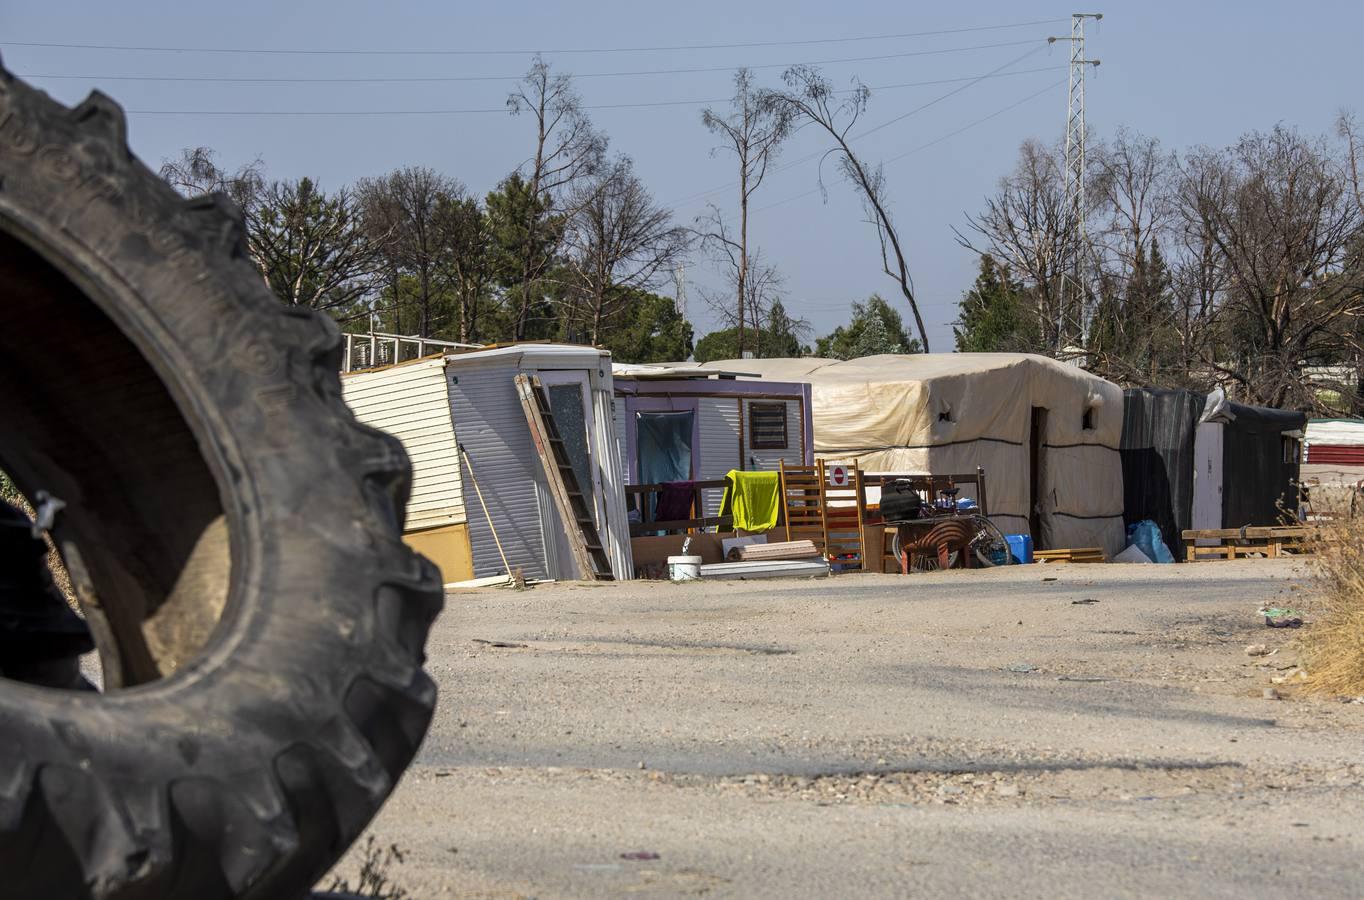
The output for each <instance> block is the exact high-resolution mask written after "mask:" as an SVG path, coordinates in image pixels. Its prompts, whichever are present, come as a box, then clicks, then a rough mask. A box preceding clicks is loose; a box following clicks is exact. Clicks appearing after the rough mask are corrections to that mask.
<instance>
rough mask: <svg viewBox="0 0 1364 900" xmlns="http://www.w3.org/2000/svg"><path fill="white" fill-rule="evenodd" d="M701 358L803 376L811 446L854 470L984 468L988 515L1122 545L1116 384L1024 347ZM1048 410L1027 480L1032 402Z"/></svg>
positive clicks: (1041, 538)
mask: <svg viewBox="0 0 1364 900" xmlns="http://www.w3.org/2000/svg"><path fill="white" fill-rule="evenodd" d="M704 366H705V367H706V368H711V369H721V370H727V371H735V372H748V373H753V374H755V375H759V376H761V377H762V378H763V379H765V380H766V379H772V380H779V381H804V382H809V384H810V385H811V388H812V400H813V420H814V442H815V455H816V456H817V457H820V458H823V459H831V460H832V459H838V460H854V459H855V460H857V462H858V464H859V466H860V467H861V468H862V469H863V471H868V472H904V473H927V474H953V473H962V472H973V471H975V468H976V467H977V466H982V467H984V468H985V471H986V479H987V484H986V486H987V492H988V495H989V496H988V499H989V511H990V518H991V519H993V520H995V522H996V524H997V525H998V526H999V527H1000V529H1001V530H1003V531H1004V532H1005V533H1010V534H1027V533H1031V532H1030V529H1029V515H1030V513H1031V511H1032V505H1033V501H1034V500H1035V501H1036V505H1037V512H1038V518H1039V523H1040V529H1041V534H1040V535H1033V537H1034V539H1035V540H1036V541H1037V543H1038V544H1039V545H1040V546H1042V547H1103V548H1104V549H1105V550H1106V551H1108V552H1109V553H1110V554H1115V553H1117V552H1119V551H1120V550H1122V548H1123V546H1124V531H1123V521H1122V465H1121V461H1120V458H1119V455H1118V441H1119V439H1120V437H1121V434H1122V416H1123V402H1122V389H1121V388H1120V387H1118V386H1117V385H1115V384H1112V383H1110V382H1108V381H1105V380H1104V379H1102V378H1099V377H1098V376H1096V375H1092V374H1090V373H1088V372H1086V371H1084V370H1083V369H1079V368H1076V367H1073V366H1068V365H1065V364H1063V363H1059V362H1056V361H1055V360H1052V359H1047V358H1046V357H1042V356H1034V355H1031V354H1023V353H929V354H913V355H903V356H901V355H882V356H868V357H863V358H861V359H853V360H831V359H813V358H807V359H745V360H727V361H717V362H711V363H705V364H704ZM1033 407H1040V408H1043V409H1046V410H1047V415H1046V417H1045V428H1044V433H1043V434H1040V435H1037V444H1038V445H1039V450H1040V457H1039V460H1038V462H1039V466H1038V485H1037V486H1036V490H1034V488H1033V485H1032V484H1031V476H1030V472H1031V468H1032V466H1031V455H1032V446H1033V441H1034V436H1033V434H1032V409H1033Z"/></svg>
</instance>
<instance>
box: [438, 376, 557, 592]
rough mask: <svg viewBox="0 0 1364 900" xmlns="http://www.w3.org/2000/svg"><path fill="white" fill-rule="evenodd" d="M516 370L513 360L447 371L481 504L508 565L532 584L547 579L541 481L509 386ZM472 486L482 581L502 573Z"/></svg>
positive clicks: (473, 535) (477, 573)
mask: <svg viewBox="0 0 1364 900" xmlns="http://www.w3.org/2000/svg"><path fill="white" fill-rule="evenodd" d="M517 371H518V368H517V360H516V358H515V357H508V358H507V360H506V362H505V363H499V364H490V363H488V362H484V363H482V364H481V365H479V366H478V367H477V368H474V367H472V366H470V367H454V366H452V367H451V368H450V369H449V371H448V376H449V379H448V380H449V397H450V406H451V408H452V409H453V410H454V416H455V421H457V422H459V439H460V441H461V442H462V443H463V444H464V449H465V451H466V452H467V453H468V454H469V457H470V458H471V459H472V460H473V466H474V471H475V473H476V474H477V477H478V485H479V487H480V488H481V489H482V491H483V499H484V500H485V501H486V502H487V504H488V511H489V513H490V514H491V515H492V517H493V520H494V521H495V522H496V523H497V534H498V537H499V538H501V540H502V549H503V550H504V551H505V552H506V554H507V562H508V564H509V565H510V566H511V567H512V568H513V569H515V568H518V567H519V568H520V569H521V570H522V571H523V572H524V573H525V576H526V577H527V578H549V577H552V576H551V575H550V571H549V568H548V567H547V565H546V559H545V553H546V548H545V540H544V530H543V526H542V522H543V518H542V516H541V508H540V498H539V489H538V487H537V485H538V484H539V482H540V481H541V480H542V477H543V476H542V475H541V472H540V462H539V457H538V456H536V454H535V447H534V446H533V445H532V444H531V439H530V431H529V429H528V428H527V427H526V417H525V413H524V412H523V411H522V410H521V401H520V400H519V399H518V397H517V395H516V386H515V383H514V382H513V380H512V379H513V377H514V376H515V375H516V373H517ZM466 478H467V472H466ZM472 487H473V486H472V484H471V485H470V488H471V490H470V496H471V500H472V502H473V504H474V506H473V509H472V510H471V511H470V513H469V541H470V543H471V544H472V546H473V551H474V577H476V578H482V577H484V576H487V575H496V574H499V573H501V572H503V571H505V570H504V568H503V566H502V560H501V557H499V556H498V553H497V545H496V543H495V542H494V541H493V535H492V531H491V530H490V529H489V527H488V520H487V518H486V517H485V516H484V515H483V509H482V507H480V506H478V505H477V500H476V499H472V497H473V491H472Z"/></svg>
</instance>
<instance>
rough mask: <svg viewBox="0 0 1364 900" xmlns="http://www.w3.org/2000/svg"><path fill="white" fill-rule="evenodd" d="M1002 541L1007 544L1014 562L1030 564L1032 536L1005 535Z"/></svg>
mask: <svg viewBox="0 0 1364 900" xmlns="http://www.w3.org/2000/svg"><path fill="white" fill-rule="evenodd" d="M1004 540H1006V541H1008V542H1009V553H1010V554H1011V555H1012V556H1013V558H1014V562H1016V563H1030V562H1032V535H1030V534H1006V535H1004Z"/></svg>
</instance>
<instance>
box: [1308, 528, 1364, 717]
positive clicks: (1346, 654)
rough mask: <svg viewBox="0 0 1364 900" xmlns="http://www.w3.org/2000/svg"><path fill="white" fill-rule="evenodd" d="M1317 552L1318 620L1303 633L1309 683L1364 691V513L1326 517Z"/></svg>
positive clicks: (1315, 687)
mask: <svg viewBox="0 0 1364 900" xmlns="http://www.w3.org/2000/svg"><path fill="white" fill-rule="evenodd" d="M1311 545H1312V550H1313V551H1314V553H1315V556H1314V558H1313V568H1314V570H1315V581H1316V584H1315V588H1316V590H1315V591H1314V592H1313V593H1314V595H1315V596H1314V597H1313V599H1312V617H1311V618H1312V621H1311V623H1310V625H1309V627H1308V628H1307V629H1306V630H1305V632H1304V633H1303V635H1302V637H1301V646H1302V650H1303V655H1304V659H1305V661H1306V663H1307V671H1308V673H1310V675H1311V681H1310V682H1309V683H1308V689H1309V690H1311V691H1312V692H1314V693H1319V694H1331V695H1335V696H1358V695H1361V694H1364V515H1350V514H1349V513H1348V512H1345V513H1344V514H1342V515H1340V516H1337V517H1335V518H1331V519H1328V520H1326V521H1324V522H1323V523H1322V525H1321V530H1320V533H1319V535H1318V536H1317V537H1316V538H1314V539H1313V540H1312V541H1311Z"/></svg>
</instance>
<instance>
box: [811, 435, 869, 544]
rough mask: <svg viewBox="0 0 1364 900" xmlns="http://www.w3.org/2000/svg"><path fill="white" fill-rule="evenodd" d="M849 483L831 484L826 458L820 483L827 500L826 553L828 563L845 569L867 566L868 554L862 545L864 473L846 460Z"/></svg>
mask: <svg viewBox="0 0 1364 900" xmlns="http://www.w3.org/2000/svg"><path fill="white" fill-rule="evenodd" d="M845 468H846V469H847V470H848V483H847V485H846V486H845V487H834V486H832V485H831V484H829V472H828V469H826V468H825V466H824V461H823V460H820V462H819V484H820V488H821V490H823V492H824V494H823V503H824V554H825V556H826V557H828V559H829V562H831V563H836V564H838V565H839V566H840V567H842V569H843V570H844V571H848V570H851V569H866V568H868V567H867V565H866V558H867V554H866V551H865V549H864V548H863V546H862V522H863V518H864V513H865V511H866V506H867V504H866V500H865V497H866V494H865V493H864V492H863V490H862V479H861V473H860V472H859V471H858V469H857V463H855V462H851V463H847V464H846V466H845Z"/></svg>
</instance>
